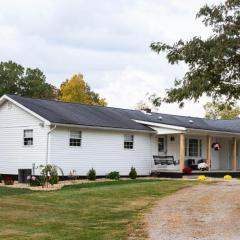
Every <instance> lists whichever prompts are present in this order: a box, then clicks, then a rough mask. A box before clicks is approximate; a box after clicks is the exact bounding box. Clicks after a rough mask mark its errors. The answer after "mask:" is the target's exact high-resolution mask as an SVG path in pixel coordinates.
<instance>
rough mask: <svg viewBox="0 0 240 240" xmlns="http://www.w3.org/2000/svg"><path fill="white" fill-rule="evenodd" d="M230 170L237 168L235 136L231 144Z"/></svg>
mask: <svg viewBox="0 0 240 240" xmlns="http://www.w3.org/2000/svg"><path fill="white" fill-rule="evenodd" d="M232 170H233V171H236V170H237V139H236V138H235V137H234V138H233V144H232Z"/></svg>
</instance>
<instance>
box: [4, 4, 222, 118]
mask: <svg viewBox="0 0 240 240" xmlns="http://www.w3.org/2000/svg"><path fill="white" fill-rule="evenodd" d="M218 2H220V1H219V0H185V1H180V0H87V1H85V0H41V1H40V0H38V1H32V0H21V1H17V0H8V1H6V0H5V1H4V0H0V13H1V14H0V39H1V42H0V60H1V61H7V60H13V61H16V62H18V63H20V64H22V65H24V66H29V67H38V68H40V69H41V70H42V71H43V72H44V74H45V75H46V77H47V81H48V82H50V83H53V84H55V85H57V86H59V85H60V83H61V82H62V81H64V80H65V79H66V78H70V77H71V75H72V74H74V73H79V72H80V73H83V75H84V77H85V80H86V81H87V82H88V83H89V84H90V86H91V87H92V88H93V89H94V90H95V91H97V92H99V93H100V94H101V96H103V97H105V98H106V100H107V101H108V103H109V106H115V107H125V108H134V107H135V106H136V104H137V102H139V101H140V100H142V99H144V98H145V95H146V93H158V94H160V95H162V94H164V90H165V89H166V88H169V87H170V86H172V84H173V81H174V79H175V78H176V77H178V78H179V77H181V76H182V75H183V74H184V72H185V71H186V70H187V69H186V66H184V65H179V66H171V65H169V64H168V63H167V61H166V59H165V57H164V55H162V54H161V55H157V54H156V53H153V52H151V50H150V48H149V45H150V43H151V42H152V41H165V42H169V43H173V42H175V41H177V40H178V39H179V38H183V39H184V40H187V39H190V38H191V37H192V36H194V35H201V36H203V37H206V36H208V34H209V29H206V28H205V27H204V25H203V24H202V23H201V22H200V21H199V20H196V19H195V14H196V12H197V11H198V9H199V8H200V7H201V6H203V5H204V4H205V3H208V4H212V3H218ZM205 101H206V99H205V98H203V99H202V100H201V101H200V103H191V102H189V103H187V106H186V107H185V108H183V109H178V107H177V105H176V104H171V105H163V106H161V108H160V109H159V111H161V112H165V113H174V114H183V115H193V116H203V114H204V111H203V108H202V104H203V103H204V102H205ZM190 107H191V112H189V109H190Z"/></svg>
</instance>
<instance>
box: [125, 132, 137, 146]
mask: <svg viewBox="0 0 240 240" xmlns="http://www.w3.org/2000/svg"><path fill="white" fill-rule="evenodd" d="M127 137H130V138H131V139H130V140H129V141H126V138H127ZM134 138H135V136H134V135H133V134H124V136H123V148H124V149H125V150H134ZM127 144H128V145H127ZM131 144H132V147H130V146H131Z"/></svg>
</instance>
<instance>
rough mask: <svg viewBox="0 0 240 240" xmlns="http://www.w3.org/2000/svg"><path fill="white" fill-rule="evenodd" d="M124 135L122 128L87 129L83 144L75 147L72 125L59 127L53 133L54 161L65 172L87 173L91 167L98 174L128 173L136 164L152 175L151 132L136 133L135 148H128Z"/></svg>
mask: <svg viewBox="0 0 240 240" xmlns="http://www.w3.org/2000/svg"><path fill="white" fill-rule="evenodd" d="M124 135H125V133H124V132H121V131H114V130H112V131H111V130H94V129H84V130H82V146H81V147H78V148H71V147H69V146H68V145H69V129H68V128H64V127H62V128H60V127H57V129H56V130H54V131H53V132H52V134H51V153H50V159H51V163H52V164H56V165H57V166H59V167H61V168H62V169H63V171H64V174H65V175H68V174H69V172H70V171H72V170H76V172H77V174H78V175H86V174H87V172H88V171H89V169H91V168H94V169H95V170H96V172H97V175H98V176H99V175H100V176H104V175H106V174H108V173H109V172H111V171H119V172H120V174H121V175H128V174H129V171H130V169H131V167H132V166H133V167H135V168H136V170H137V173H138V174H139V175H148V174H149V173H150V171H151V161H152V154H151V142H150V134H148V133H134V151H126V149H124V147H123V141H124Z"/></svg>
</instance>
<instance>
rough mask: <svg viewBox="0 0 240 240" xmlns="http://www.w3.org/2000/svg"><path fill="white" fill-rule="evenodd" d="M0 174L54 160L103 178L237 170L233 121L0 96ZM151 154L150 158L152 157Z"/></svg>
mask: <svg viewBox="0 0 240 240" xmlns="http://www.w3.org/2000/svg"><path fill="white" fill-rule="evenodd" d="M0 136H1V137H0V152H1V154H0V173H1V174H11V175H17V174H18V170H19V169H31V170H32V173H33V174H39V172H38V168H37V167H38V166H39V165H44V164H55V165H57V166H59V167H61V168H62V170H63V172H64V175H66V176H68V175H69V172H70V171H72V170H76V172H77V174H78V175H80V176H85V175H86V173H87V172H88V170H89V169H90V168H94V169H95V170H96V172H97V175H99V176H103V175H106V174H107V173H109V172H110V171H119V172H120V174H121V175H128V173H129V171H130V168H131V167H132V166H133V167H135V168H136V170H137V172H138V174H139V175H149V174H151V173H152V172H154V171H157V172H160V173H161V172H165V173H166V172H179V173H180V172H182V169H183V168H184V167H186V166H190V167H191V168H192V169H193V170H198V169H197V164H198V163H199V162H202V161H203V162H206V163H207V164H208V171H211V172H214V171H234V172H237V171H238V170H240V154H239V151H240V148H239V147H238V146H239V144H238V139H240V120H238V119H236V120H207V119H203V118H193V117H183V116H176V115H169V114H161V113H153V112H147V111H138V110H127V109H120V108H111V107H99V106H92V105H84V104H78V103H66V102H60V101H53V100H44V99H32V98H27V97H20V96H15V95H4V96H3V97H1V99H0ZM153 156H154V157H153Z"/></svg>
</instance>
